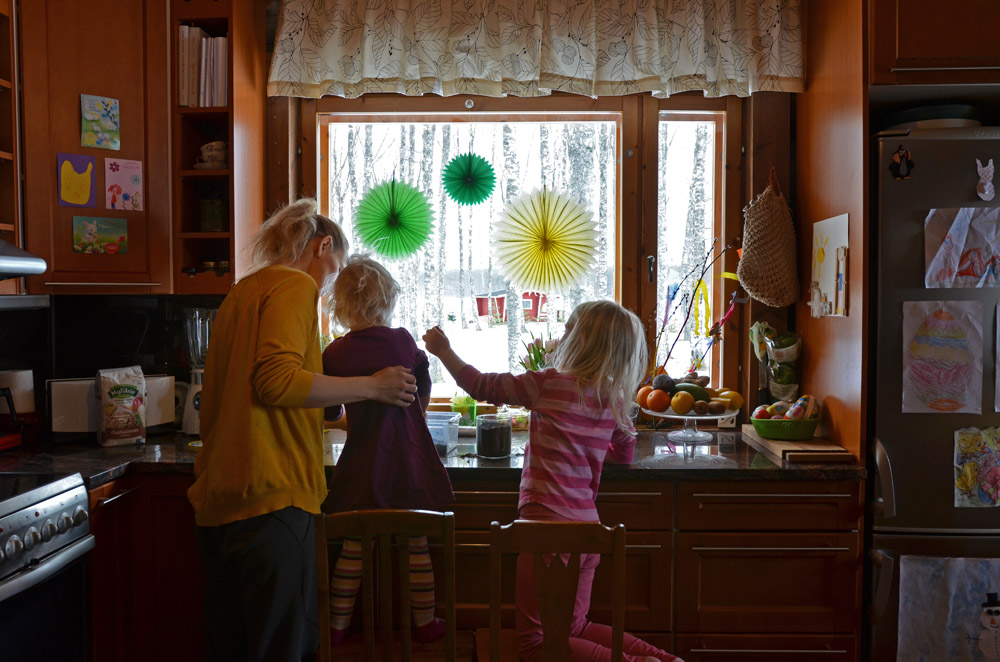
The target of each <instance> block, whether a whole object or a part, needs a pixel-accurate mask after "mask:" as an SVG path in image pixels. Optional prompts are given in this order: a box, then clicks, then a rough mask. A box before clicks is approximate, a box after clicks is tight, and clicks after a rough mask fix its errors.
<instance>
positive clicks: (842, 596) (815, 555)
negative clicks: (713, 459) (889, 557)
mask: <svg viewBox="0 0 1000 662" xmlns="http://www.w3.org/2000/svg"><path fill="white" fill-rule="evenodd" d="M677 489H678V495H677V528H678V531H677V546H676V558H675V568H676V569H675V573H676V586H675V593H674V611H675V619H674V630H675V632H676V637H677V642H678V654H679V655H681V657H683V658H684V659H686V660H690V659H705V660H708V659H711V660H717V659H725V660H730V659H731V660H759V659H783V658H782V656H784V659H811V656H812V655H816V656H820V657H821V659H845V660H855V659H857V658H858V655H859V645H860V644H859V635H860V632H859V630H860V627H861V576H862V561H861V547H862V539H861V533H860V531H861V515H862V512H863V511H862V503H863V502H862V495H861V484H860V483H853V482H832V481H831V482H827V481H822V482H819V481H816V482H812V481H801V482H799V481H781V482H779V481H774V482H772V481H745V482H744V481H726V482H722V481H716V482H680V483H678V488H677ZM733 635H741V636H742V637H743V638H742V639H740V638H736V639H735V640H734V639H733V638H732V636H733ZM802 635H809V636H810V637H811V638H807V639H802ZM838 642H839V643H838ZM800 646H801V648H800ZM706 649H709V650H706ZM813 650H816V651H822V652H816V653H812V652H810V653H798V652H796V651H813ZM698 651H701V652H698ZM772 651H784V652H781V653H780V654H779V653H772ZM833 651H841V652H839V653H834V652H833ZM720 655H721V656H722V657H719V656H720ZM772 655H773V657H771V656H772ZM831 655H834V656H836V657H830V656H831Z"/></svg>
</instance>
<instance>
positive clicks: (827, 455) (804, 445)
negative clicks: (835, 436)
mask: <svg viewBox="0 0 1000 662" xmlns="http://www.w3.org/2000/svg"><path fill="white" fill-rule="evenodd" d="M742 432H743V436H744V437H745V438H747V439H749V440H750V442H751V443H753V444H754V445H756V446H759V447H760V448H763V449H764V450H766V451H767V452H769V453H771V454H773V455H774V456H775V457H780V458H781V459H782V460H786V461H788V462H848V461H850V459H853V457H854V456H853V455H851V454H850V453H849V452H847V449H846V448H844V447H842V446H838V445H837V444H835V443H833V442H832V441H827V440H826V439H823V438H822V437H813V438H812V439H805V440H802V441H778V440H777V439H765V438H764V437H762V436H760V435H759V434H757V430H755V429H754V427H753V424H751V423H744V424H743V429H742Z"/></svg>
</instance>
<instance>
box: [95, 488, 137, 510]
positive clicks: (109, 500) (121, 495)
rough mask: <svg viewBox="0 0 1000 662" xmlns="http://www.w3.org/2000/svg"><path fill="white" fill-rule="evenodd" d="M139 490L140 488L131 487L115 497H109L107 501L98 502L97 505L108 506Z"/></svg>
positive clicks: (99, 500) (100, 500)
mask: <svg viewBox="0 0 1000 662" xmlns="http://www.w3.org/2000/svg"><path fill="white" fill-rule="evenodd" d="M137 489H139V488H138V487H130V488H128V489H127V490H125V491H124V492H121V493H119V494H116V495H114V496H113V497H108V498H107V499H98V500H97V505H98V506H107V505H108V504H111V503H114V502H115V501H117V500H118V499H121V498H122V497H123V496H125V495H126V494H128V493H129V492H135V491H136V490H137Z"/></svg>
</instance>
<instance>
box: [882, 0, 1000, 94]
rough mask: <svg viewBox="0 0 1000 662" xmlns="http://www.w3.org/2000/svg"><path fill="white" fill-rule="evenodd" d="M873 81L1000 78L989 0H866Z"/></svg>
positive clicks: (995, 15) (998, 22) (997, 11)
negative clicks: (959, 1) (869, 24)
mask: <svg viewBox="0 0 1000 662" xmlns="http://www.w3.org/2000/svg"><path fill="white" fill-rule="evenodd" d="M870 12H871V14H870V16H871V54H872V55H871V67H872V73H871V82H872V83H874V84H956V83H1000V51H998V50H997V48H996V31H997V27H998V26H1000V4H998V3H997V2H995V1H994V0H966V1H965V2H961V3H948V2H940V1H939V0H872V2H871V5H870Z"/></svg>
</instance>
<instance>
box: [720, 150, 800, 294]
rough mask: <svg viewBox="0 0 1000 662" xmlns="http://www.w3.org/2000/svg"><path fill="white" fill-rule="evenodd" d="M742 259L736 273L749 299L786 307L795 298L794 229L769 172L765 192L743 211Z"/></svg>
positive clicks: (789, 212) (785, 204)
mask: <svg viewBox="0 0 1000 662" xmlns="http://www.w3.org/2000/svg"><path fill="white" fill-rule="evenodd" d="M743 218H744V224H743V255H742V257H741V258H740V262H739V265H738V266H737V269H736V275H737V276H739V278H740V284H741V285H742V286H743V289H745V290H746V291H747V292H748V293H749V294H750V296H752V297H753V298H754V299H756V300H757V301H760V302H761V303H765V304H767V305H768V306H774V307H775V308H782V307H784V306H790V305H791V304H793V303H795V302H796V301H797V300H798V298H799V274H798V263H797V262H796V256H795V226H794V225H793V223H792V212H791V210H790V209H789V208H788V203H787V202H785V198H784V196H782V195H781V188H780V187H779V186H778V175H777V173H776V172H775V170H774V168H771V175H770V177H769V178H768V182H767V188H765V189H764V192H763V193H761V194H760V195H758V196H757V199H756V200H754V201H752V202H751V203H750V204H748V205H747V206H746V207H744V209H743Z"/></svg>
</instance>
